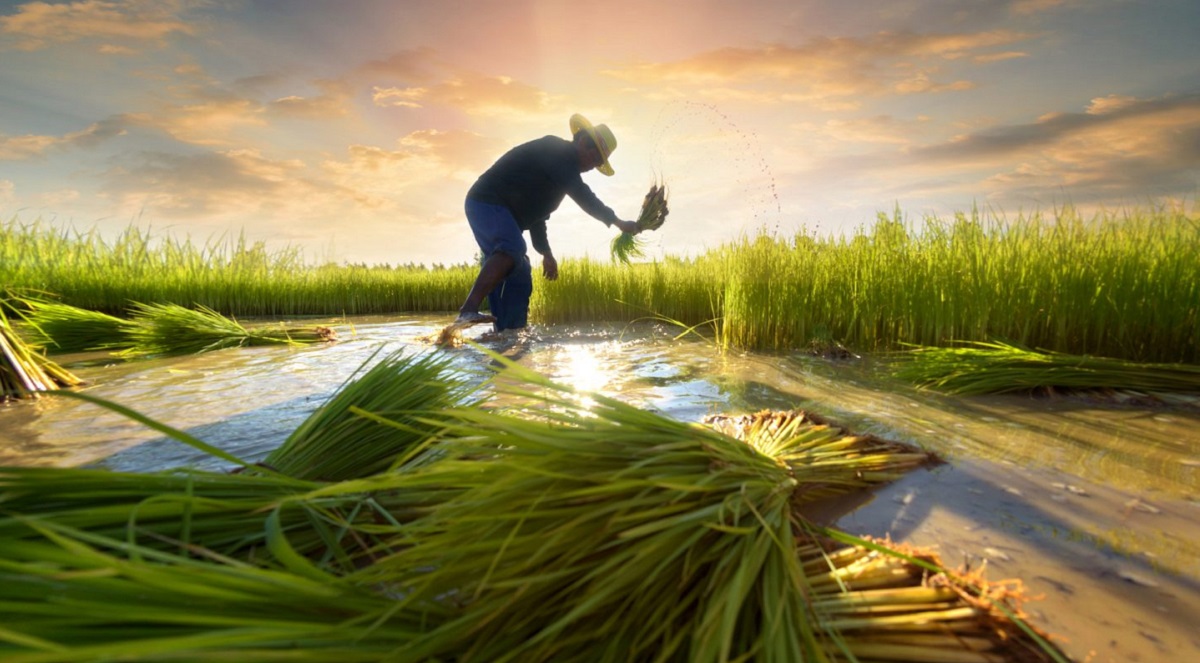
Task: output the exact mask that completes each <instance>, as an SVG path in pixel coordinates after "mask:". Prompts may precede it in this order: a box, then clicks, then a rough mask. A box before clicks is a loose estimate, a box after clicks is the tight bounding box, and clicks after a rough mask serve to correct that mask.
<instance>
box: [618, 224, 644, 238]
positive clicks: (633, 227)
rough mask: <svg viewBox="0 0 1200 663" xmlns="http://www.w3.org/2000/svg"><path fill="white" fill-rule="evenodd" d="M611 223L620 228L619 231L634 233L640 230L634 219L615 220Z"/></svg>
mask: <svg viewBox="0 0 1200 663" xmlns="http://www.w3.org/2000/svg"><path fill="white" fill-rule="evenodd" d="M613 225H614V226H616V227H618V228H620V229H621V232H623V233H629V234H630V235H636V234H638V233H640V232H641V231H642V229H641V228H638V224H637V222H636V221H615V222H613Z"/></svg>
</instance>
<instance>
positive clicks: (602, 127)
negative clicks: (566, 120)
mask: <svg viewBox="0 0 1200 663" xmlns="http://www.w3.org/2000/svg"><path fill="white" fill-rule="evenodd" d="M581 130H582V131H586V132H587V135H588V136H590V137H591V139H592V142H593V143H595V144H596V149H598V150H600V157H601V158H602V159H604V163H601V164H600V165H599V166H596V170H598V171H600V172H602V173H604V174H605V175H612V174H613V169H612V166H610V165H609V164H608V155H610V154H612V153H613V150H615V149H617V137H616V136H614V135H613V132H612V129H609V128H608V125H607V124H597V125H596V126H594V127H593V126H592V123H591V122H588V121H587V118H586V117H584V116H582V115H580V114H579V113H576V114H574V115H572V116H571V135H574V134H576V133H578V132H579V131H581Z"/></svg>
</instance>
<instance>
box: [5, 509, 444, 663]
mask: <svg viewBox="0 0 1200 663" xmlns="http://www.w3.org/2000/svg"><path fill="white" fill-rule="evenodd" d="M21 526H23V527H24V528H25V529H26V530H28V531H29V532H30V535H29V536H25V537H22V539H20V540H12V539H7V540H5V541H4V544H3V545H0V568H3V579H4V581H3V582H0V623H2V624H3V625H4V626H3V627H0V658H2V659H3V660H4V661H6V662H8V663H83V662H86V661H115V660H121V661H168V660H169V661H192V662H195V663H199V662H201V661H239V662H242V663H260V662H261V663H269V662H272V661H280V660H288V661H297V662H300V663H324V662H327V661H339V662H341V663H372V662H376V661H382V660H389V659H390V657H391V654H392V652H394V651H396V650H397V649H400V648H401V647H403V646H405V645H407V644H408V643H409V642H411V641H412V640H413V639H414V638H415V637H416V635H417V634H419V633H421V632H422V631H423V630H425V629H428V628H430V626H431V625H434V624H438V623H440V622H441V621H442V620H443V619H445V616H444V613H446V612H449V611H448V610H440V611H439V609H438V608H437V606H425V607H423V608H422V609H421V610H420V611H418V610H415V609H410V608H407V607H405V606H404V605H403V604H401V603H400V602H398V601H397V600H396V598H395V597H394V596H389V595H387V594H386V593H383V592H380V591H378V590H376V589H375V588H370V587H362V586H358V585H355V584H353V583H348V582H343V581H339V579H338V578H337V577H335V576H333V575H329V574H324V573H322V572H320V571H319V570H318V569H317V568H316V567H315V566H311V565H310V566H309V567H303V570H300V569H299V568H298V569H291V568H285V569H268V568H260V567H255V566H251V565H248V564H245V563H243V562H240V561H239V560H236V559H231V558H227V557H222V556H219V555H216V554H214V553H211V552H208V551H204V550H193V551H190V552H192V553H194V554H193V555H189V554H187V553H180V552H168V551H163V550H157V549H154V548H149V547H145V546H142V545H138V544H134V543H130V542H129V541H127V540H125V539H123V538H119V537H107V536H102V535H98V534H93V533H91V532H88V531H86V530H83V529H80V528H75V527H70V526H67V525H63V524H60V523H56V522H51V521H46V520H42V519H32V518H29V519H25V520H24V521H23V522H22V523H21ZM296 559H297V560H302V559H304V558H303V557H299V556H297V558H296ZM296 564H297V565H301V564H302V562H299V561H297V562H296Z"/></svg>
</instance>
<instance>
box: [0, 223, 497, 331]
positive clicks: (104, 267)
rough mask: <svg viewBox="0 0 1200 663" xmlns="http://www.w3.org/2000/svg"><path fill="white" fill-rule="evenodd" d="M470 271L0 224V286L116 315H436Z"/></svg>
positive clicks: (455, 298) (260, 246)
mask: <svg viewBox="0 0 1200 663" xmlns="http://www.w3.org/2000/svg"><path fill="white" fill-rule="evenodd" d="M400 257H401V258H402V256H400ZM477 274H478V268H477V267H473V266H470V265H468V264H466V263H465V262H464V263H462V264H458V265H450V266H444V265H433V266H430V267H426V266H424V265H415V264H411V263H410V264H403V265H396V266H391V265H373V266H372V265H366V264H342V265H339V264H333V263H311V262H307V261H305V260H304V258H303V256H302V254H301V253H300V252H299V251H298V250H297V249H295V248H286V249H281V250H278V251H270V250H268V249H267V248H266V246H265V244H264V243H262V242H250V241H248V240H247V239H246V238H245V236H244V235H239V236H237V237H226V236H222V237H218V238H215V239H212V240H210V241H209V242H207V243H205V244H196V243H193V242H192V240H191V239H190V238H186V237H185V238H176V237H172V236H170V235H164V236H156V235H153V234H151V233H150V231H149V230H143V229H139V228H137V227H134V226H130V227H129V228H127V229H125V230H124V231H123V232H121V233H120V234H118V235H117V236H116V237H112V238H107V237H104V236H102V235H101V234H100V233H99V232H98V231H97V230H95V229H92V230H89V231H86V232H80V231H76V230H74V229H71V228H61V227H56V226H54V225H53V224H49V223H46V222H43V221H40V220H39V221H34V222H31V223H22V222H20V221H19V220H18V219H16V218H13V219H11V220H8V221H0V283H3V284H6V285H8V286H11V287H16V288H22V289H31V290H41V291H53V292H55V293H56V294H57V295H59V296H60V297H61V301H62V302H63V303H65V304H71V305H73V306H78V307H81V308H85V309H88V310H93V311H101V312H104V313H109V314H112V315H116V316H121V317H125V316H126V315H127V313H128V309H129V302H136V301H140V302H166V303H173V304H180V305H187V306H193V305H201V306H206V307H208V308H210V309H212V310H214V311H219V312H221V313H222V314H224V315H230V316H239V317H242V318H247V317H263V318H266V317H272V318H284V317H292V316H297V315H331V316H342V315H366V314H375V313H396V312H421V311H428V312H435V311H436V312H444V311H451V310H455V309H457V307H458V305H459V304H461V303H462V301H461V300H462V297H463V293H464V292H466V291H467V290H469V289H470V288H471V284H472V283H473V282H474V280H475V276H476V275H477Z"/></svg>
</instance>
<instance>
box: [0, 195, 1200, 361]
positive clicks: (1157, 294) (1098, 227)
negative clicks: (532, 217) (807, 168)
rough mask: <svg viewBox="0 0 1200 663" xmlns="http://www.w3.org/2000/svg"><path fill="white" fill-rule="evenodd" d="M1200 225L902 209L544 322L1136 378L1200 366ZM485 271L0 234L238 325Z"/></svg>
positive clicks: (719, 262)
mask: <svg viewBox="0 0 1200 663" xmlns="http://www.w3.org/2000/svg"><path fill="white" fill-rule="evenodd" d="M1198 244H1200V223H1198V222H1197V217H1196V215H1195V213H1189V212H1187V211H1186V210H1185V209H1183V208H1182V207H1167V206H1160V207H1154V208H1149V209H1133V210H1128V211H1124V210H1122V211H1115V212H1101V213H1098V214H1096V215H1094V216H1092V217H1090V218H1085V217H1084V216H1083V215H1082V214H1080V213H1079V212H1078V211H1077V210H1075V209H1073V208H1070V207H1067V208H1062V209H1057V210H1054V212H1053V213H1052V214H1041V213H1034V214H1029V215H1020V216H1018V217H1017V218H1016V219H1015V220H1009V219H1005V218H1002V217H999V216H997V215H993V214H987V213H982V212H980V211H978V210H971V211H969V212H966V213H960V214H956V215H954V216H953V218H946V219H941V218H924V219H920V220H917V221H912V222H909V221H906V220H905V219H904V216H903V214H902V213H901V212H900V211H899V210H897V211H896V212H895V213H894V214H893V215H890V216H889V215H880V216H879V218H877V219H876V220H875V221H874V223H873V224H869V225H866V226H864V227H862V228H859V229H857V230H856V231H854V232H852V233H848V234H845V235H840V236H835V235H828V234H818V233H816V232H815V231H812V230H808V229H803V228H802V229H800V230H799V231H797V233H796V234H795V235H793V236H791V237H787V236H781V235H778V234H766V233H760V234H759V235H757V236H746V237H742V238H737V239H732V240H730V242H729V243H727V244H725V245H722V246H717V247H714V248H712V249H710V250H709V251H707V252H705V253H704V254H702V255H699V256H695V257H688V258H679V257H671V256H668V257H666V258H664V259H663V260H660V261H656V262H654V263H638V264H633V265H624V264H623V263H618V264H609V263H606V264H600V263H599V262H597V261H594V260H591V259H588V258H564V259H563V260H562V261H561V262H560V269H559V274H560V278H559V279H558V280H557V281H555V282H545V281H542V280H541V277H540V276H537V277H535V278H537V279H538V280H539V282H538V283H537V284H535V290H534V298H533V300H532V302H531V310H530V318H531V320H533V321H535V322H537V323H543V324H549V323H573V322H580V321H611V322H622V321H631V320H635V319H638V318H642V317H645V316H647V315H661V316H662V317H663V318H666V319H671V320H678V321H680V322H681V323H683V324H685V325H688V326H692V325H706V324H708V321H717V324H719V325H720V334H719V336H720V338H721V342H722V343H723V344H727V345H728V347H736V348H742V349H752V350H770V351H792V350H795V349H797V348H807V347H809V346H810V345H811V343H812V342H813V341H814V339H815V340H817V341H820V342H823V343H825V344H830V343H837V344H841V345H843V346H845V347H848V348H852V349H854V350H856V351H859V352H865V351H889V350H895V349H897V348H899V347H901V346H902V344H904V343H909V344H917V345H928V346H944V345H947V344H950V343H951V342H953V341H955V340H967V341H987V340H989V339H993V338H1005V339H1010V340H1012V341H1014V342H1017V343H1020V344H1022V345H1024V346H1027V347H1039V348H1046V349H1047V350H1052V351H1055V352H1063V353H1067V354H1080V355H1082V354H1087V355H1096V356H1106V357H1114V358H1119V359H1126V360H1130V361H1137V362H1156V363H1170V362H1183V363H1196V362H1197V361H1200V354H1198V353H1200V321H1198V317H1200V310H1198V309H1197V308H1196V307H1195V306H1193V305H1192V304H1191V303H1192V302H1195V301H1197V300H1200V253H1198V252H1196V251H1194V250H1192V247H1195V246H1197V245H1198ZM476 274H477V269H476V268H474V267H472V266H470V265H466V264H463V265H457V266H452V267H443V266H440V265H435V266H433V267H431V268H426V267H424V266H418V265H404V266H399V267H390V266H374V267H371V266H366V265H330V264H320V265H314V264H306V263H305V262H304V261H303V260H302V259H301V256H300V255H299V254H298V253H296V252H294V251H280V252H277V253H271V252H268V251H267V250H266V249H265V248H264V247H263V246H262V245H261V244H252V243H249V242H247V241H245V239H244V238H242V237H239V238H237V239H236V240H228V241H225V242H224V243H221V242H214V243H210V244H209V245H206V246H203V247H199V246H196V245H193V244H192V243H191V242H190V241H189V240H184V241H179V240H175V239H172V238H169V237H165V238H156V237H152V236H150V234H149V233H148V232H145V231H141V230H138V229H136V228H130V229H128V230H127V231H126V232H125V233H123V234H122V235H121V236H119V237H117V238H116V239H115V240H112V241H107V240H105V239H103V238H101V237H100V236H99V235H98V233H96V232H88V233H76V232H73V231H67V230H61V229H56V228H53V227H51V226H50V225H48V224H45V223H40V222H35V223H32V224H20V223H18V222H17V221H16V220H15V219H14V220H12V221H9V222H7V223H3V222H0V282H3V283H7V284H11V286H12V287H19V288H30V289H35V290H36V289H40V290H46V289H53V290H54V291H55V292H56V293H58V294H60V295H61V296H62V300H61V301H62V302H63V303H66V304H71V305H74V306H80V307H83V308H87V309H90V310H97V311H102V312H106V313H110V314H114V315H124V314H125V312H126V309H127V307H128V302H129V301H156V302H171V303H177V304H187V305H192V304H193V303H194V304H197V305H202V306H206V307H208V308H211V309H212V310H214V311H220V312H222V313H223V314H226V315H239V316H291V315H298V314H326V315H360V314H367V313H395V312H433V311H437V312H445V311H453V310H455V309H456V308H457V307H458V305H459V304H460V303H461V300H462V297H463V293H464V292H466V291H468V290H469V289H470V287H471V283H472V282H473V280H474V278H475V276H476Z"/></svg>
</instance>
